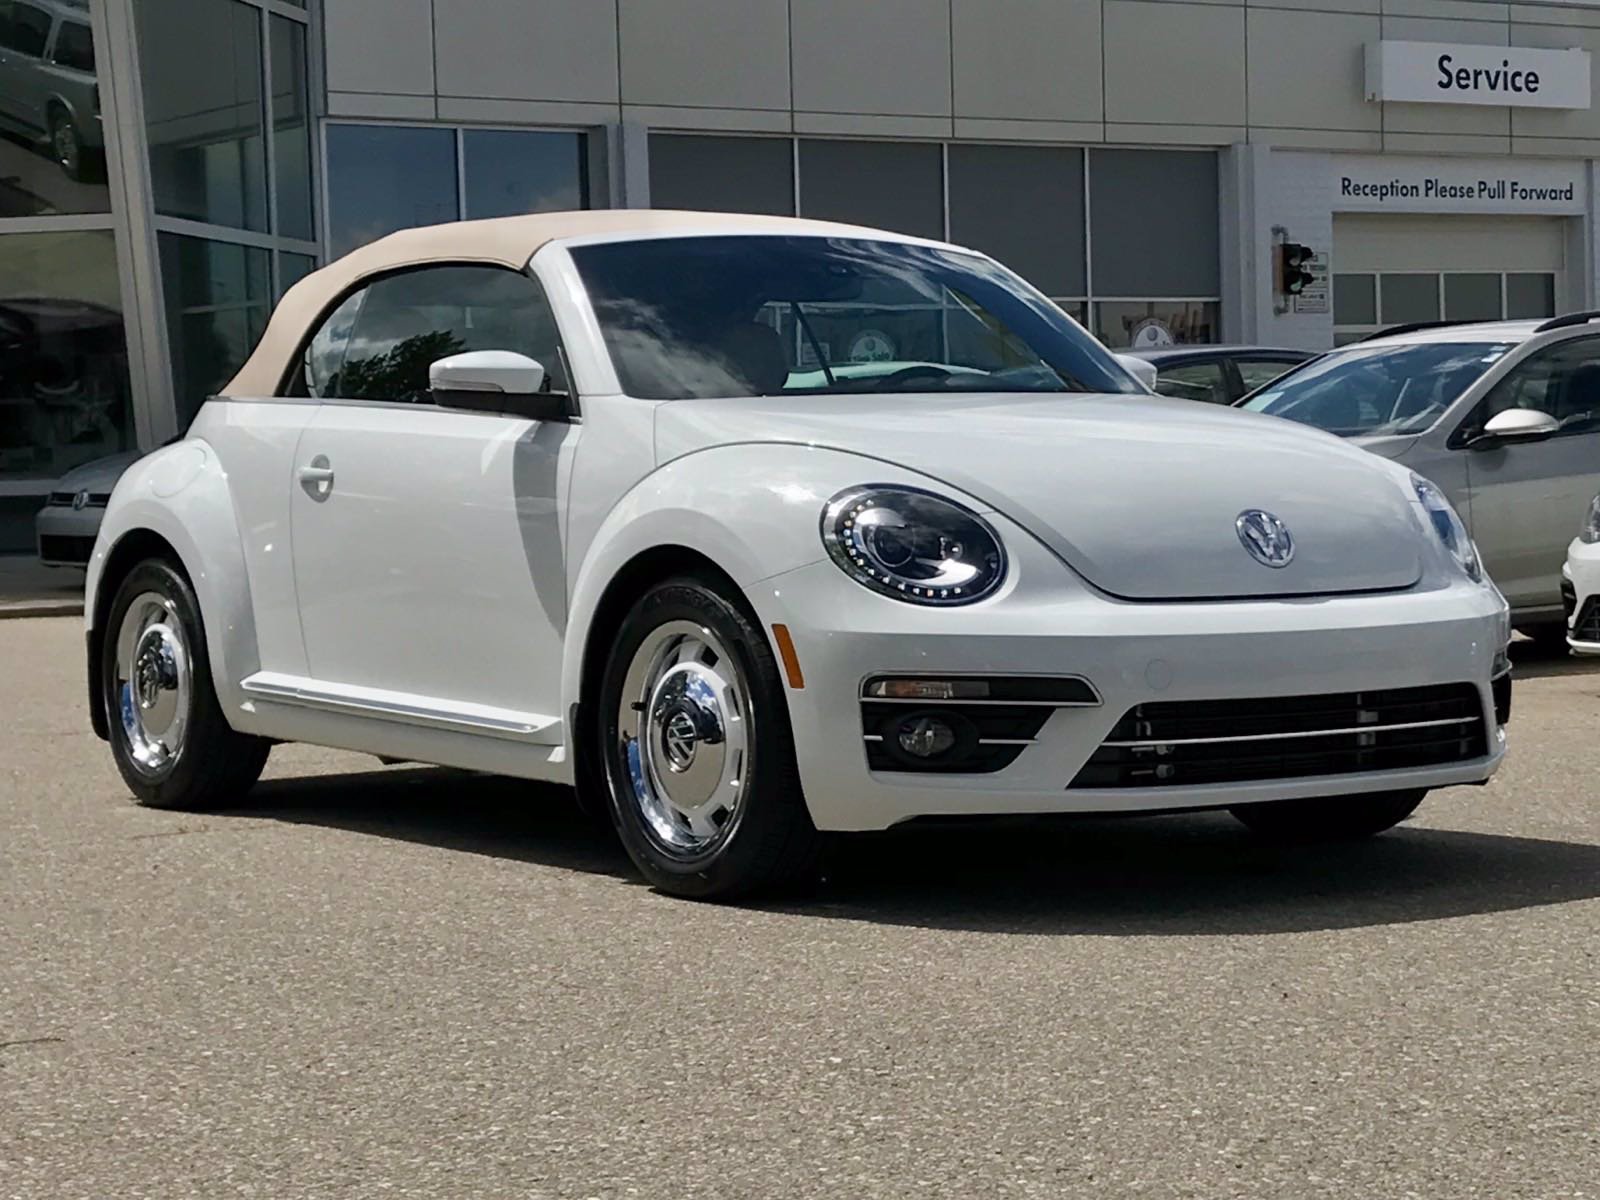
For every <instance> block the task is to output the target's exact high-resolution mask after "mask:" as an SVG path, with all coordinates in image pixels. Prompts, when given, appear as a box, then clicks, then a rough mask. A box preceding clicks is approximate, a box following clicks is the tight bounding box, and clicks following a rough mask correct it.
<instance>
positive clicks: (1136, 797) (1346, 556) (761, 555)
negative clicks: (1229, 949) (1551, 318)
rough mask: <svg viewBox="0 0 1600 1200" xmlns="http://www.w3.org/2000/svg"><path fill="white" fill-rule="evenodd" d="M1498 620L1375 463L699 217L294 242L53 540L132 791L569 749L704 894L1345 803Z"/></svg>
mask: <svg viewBox="0 0 1600 1200" xmlns="http://www.w3.org/2000/svg"><path fill="white" fill-rule="evenodd" d="M857 357H859V361H853V360H854V359H856V358H857ZM863 364H871V365H863ZM1508 636H1509V634H1508V627H1507V614H1506V605H1505V602H1504V601H1503V599H1502V598H1501V596H1500V594H1499V593H1498V592H1497V591H1496V589H1495V588H1494V586H1493V584H1492V583H1490V582H1489V580H1487V579H1486V578H1485V577H1484V576H1483V573H1482V570H1481V568H1480V566H1479V563H1478V560H1477V557H1476V553H1475V551H1474V549H1473V546H1472V543H1471V541H1470V539H1469V538H1468V537H1467V536H1466V533H1465V531H1464V530H1463V528H1462V525H1461V522H1460V521H1459V520H1458V519H1457V517H1456V515H1455V513H1454V512H1453V511H1452V510H1451V508H1450V506H1449V504H1448V503H1447V502H1446V501H1445V500H1444V499H1443V497H1442V496H1441V495H1440V494H1439V493H1438V491H1437V490H1435V489H1434V488H1433V487H1432V486H1431V485H1429V484H1428V483H1426V482H1424V481H1423V480H1421V479H1419V478H1418V477H1416V476H1414V475H1412V474H1410V473H1409V472H1407V471H1406V470H1404V469H1402V468H1399V467H1396V466H1395V465H1393V464H1391V463H1388V462H1385V461H1384V460H1382V459H1380V458H1378V457H1377V456H1375V455H1372V454H1368V453H1366V452H1365V451H1363V450H1360V449H1357V448H1355V447H1352V446H1349V445H1346V444H1344V443H1342V442H1340V441H1339V440H1338V439H1337V438H1334V437H1331V436H1329V435H1327V434H1325V433H1320V432H1317V431H1314V430H1311V429H1308V428H1306V427H1304V426H1301V425H1297V424H1293V423H1290V422H1287V421H1280V420H1275V419H1272V418H1266V417H1259V416H1254V415H1251V414H1247V413H1240V412H1236V411H1232V410H1229V409H1219V408H1214V407H1208V406H1201V405H1195V404H1191V403H1186V402H1184V401H1181V400H1167V399H1161V398H1157V397H1154V396H1150V395H1148V394H1146V393H1143V392H1142V391H1141V390H1140V389H1139V388H1138V386H1137V385H1136V384H1135V383H1134V382H1133V380H1132V379H1131V377H1130V376H1129V375H1128V374H1127V373H1126V372H1125V371H1124V370H1123V369H1122V368H1121V367H1119V366H1118V365H1117V363H1116V361H1115V360H1114V359H1113V358H1112V356H1111V355H1110V354H1109V353H1108V352H1107V351H1105V350H1104V349H1102V348H1101V347H1100V346H1099V345H1098V344H1097V343H1096V342H1095V341H1094V340H1093V339H1092V338H1090V337H1089V336H1088V335H1086V334H1085V333H1084V331H1083V330H1082V329H1080V328H1079V327H1078V326H1077V325H1075V324H1074V323H1073V322H1072V321H1070V320H1068V319H1067V318H1066V317H1065V316H1063V314H1062V313H1061V312H1060V310H1059V309H1057V308H1056V307H1055V306H1054V305H1053V304H1051V303H1050V302H1049V301H1048V300H1046V299H1045V298H1044V297H1043V296H1041V295H1040V294H1039V293H1038V292H1036V291H1035V290H1033V289H1032V288H1031V287H1029V286H1028V285H1027V284H1025V283H1024V282H1023V281H1022V280H1020V279H1018V278H1017V277H1016V276H1014V275H1012V274H1010V273H1009V272H1007V271H1006V270H1005V269H1004V268H1002V267H1000V266H998V265H997V264H996V263H994V262H993V261H992V260H990V259H988V258H986V257H984V256H983V255H981V254H977V253H974V252H972V251H969V250H963V249H961V248H959V247H956V246H949V245H944V244H939V243H934V242H928V241H922V240H918V239H914V238H909V237H901V236H898V235H895V234H890V233H882V232H878V231H874V230H869V229H861V228H855V227H851V226H843V225H833V224H826V223H821V222H816V221H799V220H787V219H777V218H765V217H739V216H725V215H710V214H695V213H668V212H628V211H613V212H588V213H570V214H550V215H544V216H530V217H520V218H512V219H507V220H498V221H486V222H471V223H463V224H455V225H449V226H443V227H438V228H432V229H420V230H412V231H409V232H404V233H397V234H394V235H393V236H390V237H387V238H384V239H383V240H382V241H379V242H376V243H374V244H372V245H370V246H367V247H366V248H364V249H361V250H358V251H356V252H355V253H353V254H351V255H349V256H348V257H346V258H343V259H341V260H339V261H338V262H335V263H333V264H332V265H331V266H328V267H326V268H324V269H322V270H320V271H318V272H316V273H314V274H312V275H310V276H308V277H307V278H305V279H304V280H302V281H301V282H299V283H298V284H296V285H295V286H294V288H293V289H292V290H291V291H290V292H289V293H288V295H287V296H286V297H285V298H284V300H283V303H282V304H281V305H280V306H279V308H278V311H277V313H276V314H275V315H274V317H273V318H272V322H271V324H270V326H269V327H268V329H267V332H266V335H265V336H264V338H263V339H262V341H261V344H260V345H259V347H258V348H257V349H256V351H255V353H254V354H253V356H252V357H251V358H250V360H249V361H248V362H247V363H246V364H245V366H244V367H243V369H242V370H241V371H240V372H239V374H238V376H237V377H236V378H235V379H234V380H233V381H232V383H231V384H230V385H229V386H228V387H227V388H226V389H225V391H224V393H223V394H222V395H220V396H218V397H217V398H216V399H215V400H213V401H212V402H211V403H209V404H207V405H206V406H205V407H204V408H203V409H202V411H201V412H200V415H199V417H198V418H197V419H196V420H195V422H194V425H193V427H192V428H191V429H190V430H189V434H188V437H187V438H186V439H185V440H183V441H180V442H177V443H175V444H173V445H171V446H168V447H166V448H164V449H161V450H159V451H157V452H156V453H154V454H151V455H149V456H148V457H146V458H144V459H141V460H140V461H139V462H137V463H135V464H134V465H133V466H132V467H131V468H129V470H128V472H127V473H126V474H125V475H124V476H123V477H122V479H121V481H120V483H119V484H118V485H117V488H116V491H115V494H114V495H113V496H112V499H111V502H110V505H109V508H108V509H107V512H106V515H105V519H104V522H103V524H102V526H101V530H100V534H99V538H98V541H97V543H96V546H95V550H94V556H93V561H92V563H91V566H90V573H89V604H88V660H89V677H90V689H91V692H90V694H91V712H92V714H93V719H94V723H95V727H96V729H97V731H98V732H99V733H100V734H101V735H102V736H104V737H107V738H109V740H110V742H111V747H112V750H113V753H114V754H115V757H116V762H117V765H118V767H119V768H120V769H121V772H122V775H123V777H124V778H125V779H126V780H127V783H128V786H129V787H130V788H131V789H132V790H133V792H134V794H135V795H136V796H137V797H138V798H139V799H140V800H141V801H143V802H145V803H147V804H154V805H163V806H173V807H184V808H189V807H203V806H209V805H216V804H219V803H222V802H225V801H227V800H229V799H232V798H234V797H236V796H238V795H239V794H240V793H242V792H243V791H244V790H245V789H247V788H248V787H250V785H251V784H252V783H253V782H254V781H255V779H256V778H257V776H258V775H259V773H260V771H261V769H262V764H263V762H264V761H265V759H266V757H267V752H268V747H269V746H270V745H271V744H272V743H273V742H275V741H285V740H288V741H305V742H315V743H320V744H324V745H329V746H339V747H346V748H349V749H352V750H360V751H365V752H369V753H372V754H375V755H380V756H383V757H385V758H393V759H403V760H409V761H420V762H426V763H441V764H449V765H454V766H458V767H466V768H472V769H478V770H483V771H493V772H502V773H505V774H509V775H514V776H520V777H524V778H528V779H543V780H555V781H560V782H564V783H576V784H577V785H578V787H579V789H580V794H583V795H586V796H589V797H593V798H594V799H595V800H596V802H597V803H603V804H604V805H605V806H606V807H607V808H608V809H609V813H610V817H611V819H612V821H613V822H614V823H615V825H616V828H617V830H618V832H619V833H620V835H621V838H622V840H623V842H624V843H625V845H626V847H627V849H628V851H629V853H630V854H631V855H632V857H633V859H634V861H635V862H636V863H637V864H638V866H639V869H640V870H641V871H642V872H643V873H644V874H645V875H646V876H647V877H648V878H649V879H650V880H651V881H652V882H653V883H655V884H656V885H657V886H659V887H662V888H664V889H666V890H669V891H672V892H677V893H681V894H686V895H696V896H725V895H732V894H737V893H743V892H748V891H751V890H753V889H758V888H766V887H772V886H776V885H780V884H784V883H789V882H794V881H796V880H797V879H799V878H801V877H803V876H805V875H807V874H808V873H809V872H810V871H811V870H812V868H813V866H814V865H815V863H816V860H817V854H818V847H819V845H820V843H821V838H820V836H819V835H820V832H821V831H830V830H875V829H884V828H887V827H889V826H892V825H896V824H899V823H901V822H904V821H908V820H911V819H914V818H927V817H953V816H961V817H966V816H974V815H988V814H1002V813H1005V814H1015V813H1046V812H1050V813H1057V812H1134V811H1152V810H1174V809H1201V808H1227V809H1229V810H1231V811H1232V812H1233V813H1234V814H1236V815H1237V816H1238V817H1239V818H1240V819H1241V820H1243V821H1244V822H1245V824H1247V825H1249V826H1251V827H1252V828H1255V829H1257V830H1261V831H1266V832H1269V833H1273V834H1293V835H1296V836H1354V835H1360V834H1366V833H1373V832H1377V831H1378V830H1381V829H1385V828H1388V827H1389V826H1391V825H1393V824H1394V823H1395V822H1397V821H1400V820H1401V819H1403V818H1404V817H1406V816H1407V815H1408V814H1409V813H1410V812H1411V811H1412V810H1413V809H1414V808H1415V807H1416V805H1417V803H1418V802H1419V801H1420V800H1421V798H1422V796H1423V794H1424V793H1425V792H1426V791H1427V790H1428V789H1430V788H1435V787H1442V786H1446V785H1450V784H1463V783H1479V782H1482V781H1483V780H1485V779H1487V778H1488V777H1489V776H1490V775H1491V774H1492V773H1493V772H1494V770H1495V768H1496V767H1497V766H1498V765H1499V763H1500V760H1501V756H1502V754H1503V748H1504V735H1503V733H1502V729H1501V726H1502V724H1503V721H1504V716H1505V712H1506V710H1507V708H1508V706H1509V697H1510V693H1509V686H1510V681H1509V677H1508V674H1507V667H1506V660H1505V646H1506V641H1507V638H1508Z"/></svg>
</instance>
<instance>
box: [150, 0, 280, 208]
mask: <svg viewBox="0 0 1600 1200" xmlns="http://www.w3.org/2000/svg"><path fill="white" fill-rule="evenodd" d="M134 15H135V17H136V18H137V21H138V30H139V57H140V74H141V76H142V79H143V84H144V113H145V124H146V127H147V129H148V131H149V136H150V176H151V184H152V187H153V190H154V192H155V204H156V211H157V212H158V213H162V214H164V215H166V216H171V217H186V218H188V219H190V220H194V221H206V222H209V223H211V224H214V225H231V226H234V227H235V228H240V229H254V230H263V231H264V230H265V229H266V228H267V156H266V146H265V142H264V139H263V130H262V103H261V99H262V88H261V67H262V58H261V17H260V10H258V9H255V8H251V7H250V6H248V5H245V4H240V3H237V2H236V0H139V3H138V4H136V5H134ZM202 48H203V49H202Z"/></svg>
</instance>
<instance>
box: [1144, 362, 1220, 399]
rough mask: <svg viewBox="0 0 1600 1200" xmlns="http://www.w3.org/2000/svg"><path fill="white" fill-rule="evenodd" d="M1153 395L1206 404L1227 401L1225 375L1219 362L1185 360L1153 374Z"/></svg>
mask: <svg viewBox="0 0 1600 1200" xmlns="http://www.w3.org/2000/svg"><path fill="white" fill-rule="evenodd" d="M1156 394H1157V395H1160V396H1176V397H1178V398H1179V399H1182V400H1202V401H1204V402H1205V403H1207V404H1227V403H1228V402H1229V401H1230V400H1232V399H1233V397H1232V395H1231V394H1230V393H1229V391H1228V376H1227V373H1226V372H1225V371H1224V370H1223V368H1222V364H1221V363H1220V362H1207V363H1185V364H1183V365H1182V366H1181V367H1164V368H1162V370H1161V373H1160V374H1159V375H1158V376H1157V377H1156Z"/></svg>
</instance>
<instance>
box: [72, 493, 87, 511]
mask: <svg viewBox="0 0 1600 1200" xmlns="http://www.w3.org/2000/svg"><path fill="white" fill-rule="evenodd" d="M88 506H89V493H88V491H87V490H85V491H81V492H78V493H76V494H75V495H74V496H73V497H72V508H73V511H74V512H82V511H83V510H84V509H85V508H87V507H88Z"/></svg>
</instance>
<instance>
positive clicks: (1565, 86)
mask: <svg viewBox="0 0 1600 1200" xmlns="http://www.w3.org/2000/svg"><path fill="white" fill-rule="evenodd" d="M1367 99H1368V100H1405V101H1412V102H1416V103H1422V104H1497V105H1506V106H1509V107H1512V108H1588V107H1589V104H1590V92H1589V52H1588V51H1587V50H1534V49H1530V48H1528V47H1524V46H1478V45H1456V44H1453V43H1450V42H1390V41H1383V42H1368V43H1367Z"/></svg>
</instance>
